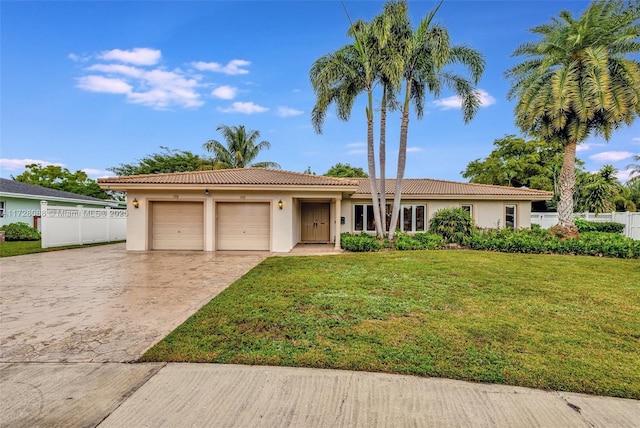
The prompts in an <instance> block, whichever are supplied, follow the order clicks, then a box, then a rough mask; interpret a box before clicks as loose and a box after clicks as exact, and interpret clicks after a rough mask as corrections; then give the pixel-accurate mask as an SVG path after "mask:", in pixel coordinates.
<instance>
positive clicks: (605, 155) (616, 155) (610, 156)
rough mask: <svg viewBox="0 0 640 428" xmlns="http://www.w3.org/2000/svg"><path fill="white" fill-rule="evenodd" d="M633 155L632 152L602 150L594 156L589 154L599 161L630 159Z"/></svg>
mask: <svg viewBox="0 0 640 428" xmlns="http://www.w3.org/2000/svg"><path fill="white" fill-rule="evenodd" d="M632 156H633V153H631V152H601V153H596V154H595V155H593V156H589V159H592V160H595V161H599V162H617V161H621V160H624V159H628V158H630V157H632Z"/></svg>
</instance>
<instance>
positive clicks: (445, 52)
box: [389, 1, 485, 239]
mask: <svg viewBox="0 0 640 428" xmlns="http://www.w3.org/2000/svg"><path fill="white" fill-rule="evenodd" d="M441 5H442V1H441V2H440V4H438V6H436V8H435V9H433V10H432V11H431V12H430V13H429V14H428V15H427V16H426V17H425V18H423V19H422V21H421V22H420V25H419V26H418V28H417V29H416V30H415V31H410V32H409V33H407V38H406V40H405V41H404V43H400V44H399V46H400V47H401V49H398V50H397V51H396V55H398V56H399V57H400V58H403V60H404V63H403V64H404V66H403V72H404V75H403V82H404V102H403V104H402V119H401V123H400V143H399V145H400V148H399V151H398V172H397V175H396V189H395V194H394V199H393V213H392V216H391V227H390V230H389V239H393V236H394V233H395V225H396V224H397V222H398V217H399V214H400V200H401V198H402V182H403V179H404V171H405V165H406V161H407V138H408V132H409V113H410V109H411V103H413V105H414V109H415V113H416V117H417V118H418V119H421V118H422V116H423V112H424V102H425V96H426V93H427V92H428V93H431V94H433V96H434V97H436V98H437V97H438V96H439V95H440V92H441V90H442V88H443V87H447V88H450V89H452V90H453V91H454V92H455V94H456V95H457V96H458V97H459V98H460V100H461V103H462V113H463V119H464V122H465V123H467V122H469V121H470V120H471V119H472V118H473V116H474V115H475V113H476V112H477V110H478V107H479V106H480V95H479V93H478V91H477V90H476V89H475V88H474V87H473V86H474V85H475V84H477V83H478V80H479V79H480V76H481V75H482V73H483V71H484V65H485V62H484V59H483V57H482V55H481V54H480V53H479V52H477V51H475V50H473V49H471V48H469V47H466V46H452V45H451V43H450V39H449V32H448V31H447V29H446V28H444V27H442V26H440V25H432V21H433V18H434V16H435V14H436V12H437V11H438V9H439V8H440V6H441ZM407 21H408V20H407ZM448 65H456V66H458V65H459V66H462V67H464V68H467V69H468V71H469V72H470V74H471V79H468V78H466V77H464V76H461V75H459V74H456V73H455V72H452V71H450V70H447V69H446V66H448Z"/></svg>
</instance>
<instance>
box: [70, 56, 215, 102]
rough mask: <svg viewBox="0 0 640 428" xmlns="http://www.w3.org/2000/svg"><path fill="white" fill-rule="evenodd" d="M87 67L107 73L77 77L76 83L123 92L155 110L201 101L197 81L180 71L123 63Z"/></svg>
mask: <svg viewBox="0 0 640 428" xmlns="http://www.w3.org/2000/svg"><path fill="white" fill-rule="evenodd" d="M87 70H88V71H93V72H102V73H104V74H106V76H102V75H93V74H92V75H88V76H82V77H79V78H78V79H77V81H78V85H77V86H78V87H79V88H81V89H84V90H87V91H91V92H103V93H111V94H124V95H126V97H127V101H128V102H130V103H133V104H142V105H146V106H149V107H152V108H155V109H166V108H168V107H170V106H172V105H178V106H180V107H185V108H190V107H200V106H201V105H202V104H204V102H203V101H202V100H201V99H200V94H199V93H198V92H197V91H196V88H197V87H198V86H199V82H198V80H197V79H195V78H189V77H188V76H185V75H184V73H183V72H182V71H180V70H175V71H166V70H162V69H160V68H156V69H152V70H145V69H142V68H138V67H132V66H128V65H122V64H94V65H92V66H89V67H87ZM116 76H117V77H116Z"/></svg>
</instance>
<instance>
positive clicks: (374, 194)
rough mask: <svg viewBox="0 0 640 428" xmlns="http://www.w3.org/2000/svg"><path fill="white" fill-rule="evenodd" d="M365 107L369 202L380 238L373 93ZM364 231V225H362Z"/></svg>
mask: <svg viewBox="0 0 640 428" xmlns="http://www.w3.org/2000/svg"><path fill="white" fill-rule="evenodd" d="M367 96H368V106H367V111H366V113H367V163H368V164H369V183H370V185H371V202H372V204H373V220H374V222H375V225H376V235H377V236H382V228H381V226H382V223H381V221H380V210H379V209H378V206H379V205H378V186H377V185H376V155H375V150H374V146H373V93H372V91H371V89H369V91H368V94H367ZM364 226H365V227H364V229H366V225H364Z"/></svg>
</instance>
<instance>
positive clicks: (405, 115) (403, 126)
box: [389, 80, 411, 239]
mask: <svg viewBox="0 0 640 428" xmlns="http://www.w3.org/2000/svg"><path fill="white" fill-rule="evenodd" d="M410 91H411V80H407V82H406V92H405V98H404V106H403V107H402V122H401V123H400V147H399V148H398V173H397V175H396V190H395V193H394V196H393V214H392V215H391V226H390V227H389V239H393V237H394V235H395V232H396V230H395V229H396V228H395V225H396V224H397V222H398V217H399V216H400V201H401V199H402V181H403V180H404V170H405V165H406V163H407V137H408V134H409V101H410V94H411V92H410Z"/></svg>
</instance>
